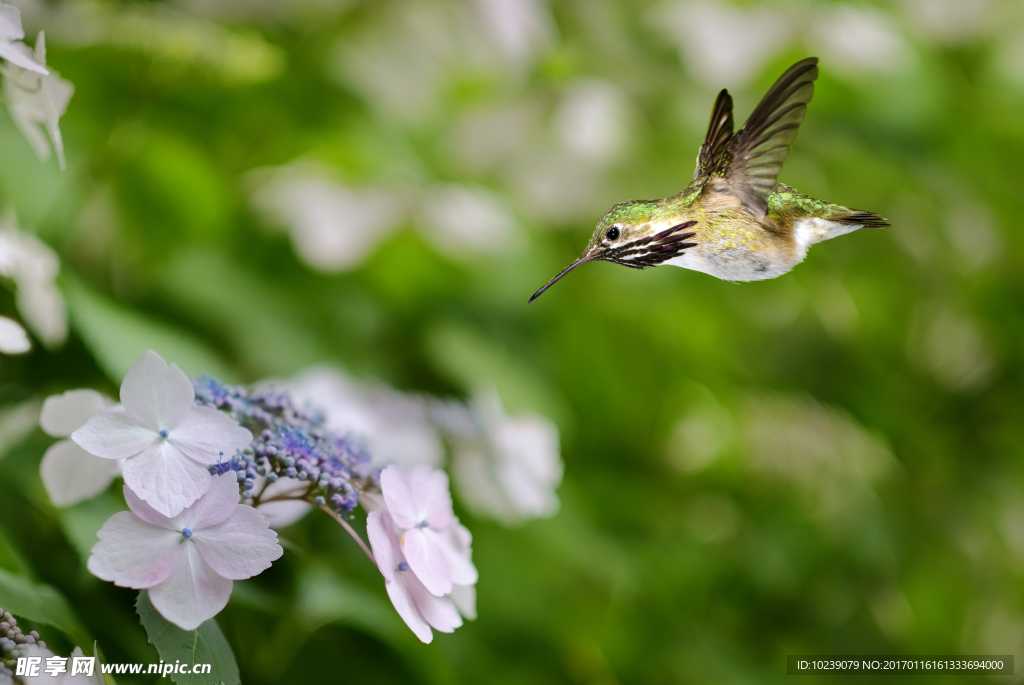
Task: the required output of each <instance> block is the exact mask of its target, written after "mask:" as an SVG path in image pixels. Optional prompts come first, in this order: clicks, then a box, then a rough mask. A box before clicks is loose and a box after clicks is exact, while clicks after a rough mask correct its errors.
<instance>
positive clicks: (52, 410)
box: [39, 388, 108, 438]
mask: <svg viewBox="0 0 1024 685" xmlns="http://www.w3.org/2000/svg"><path fill="white" fill-rule="evenodd" d="M107 404H108V403H107V400H106V399H105V398H104V397H103V395H101V394H99V393H98V392H96V391H95V390H90V389H88V388H80V389H78V390H68V391H66V392H64V393H62V394H60V395H50V396H49V397H47V398H46V400H45V401H44V402H43V409H42V411H41V412H40V413H39V426H40V427H41V428H42V429H43V431H45V432H46V434H47V435H52V436H53V437H55V438H66V437H68V436H69V435H71V434H72V433H74V432H75V431H76V430H78V429H79V428H81V427H82V426H84V425H85V423H86V421H88V420H89V419H91V418H92V417H94V416H96V415H97V414H99V413H100V412H102V411H103V410H105V409H106V408H107Z"/></svg>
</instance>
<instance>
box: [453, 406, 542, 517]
mask: <svg viewBox="0 0 1024 685" xmlns="http://www.w3.org/2000/svg"><path fill="white" fill-rule="evenodd" d="M472 415H473V417H474V418H475V420H476V423H477V427H478V428H477V430H478V432H477V433H476V434H475V435H465V434H464V435H462V436H461V437H458V438H457V440H456V441H457V445H456V448H455V456H454V461H453V469H452V470H453V473H454V475H455V481H456V484H457V485H458V486H459V494H460V495H461V496H462V499H463V500H464V501H465V502H466V504H467V505H468V506H469V507H470V508H471V509H473V510H474V511H475V512H477V513H479V514H482V515H488V516H492V517H494V518H497V519H500V520H502V521H505V522H506V523H514V522H517V521H522V520H524V519H529V518H536V517H545V516H551V515H553V514H554V513H555V512H556V511H558V496H557V495H556V494H555V489H556V488H557V487H558V485H559V484H560V483H561V482H562V460H561V456H560V454H559V447H558V428H556V427H555V425H554V424H553V423H552V422H551V421H549V420H548V419H546V418H544V417H542V416H539V415H537V414H524V415H520V416H515V417H509V416H508V415H507V414H506V413H505V410H504V408H503V407H502V405H501V400H500V398H499V397H498V394H497V392H490V393H487V394H484V395H481V396H479V397H477V398H476V399H475V400H474V402H473V406H472Z"/></svg>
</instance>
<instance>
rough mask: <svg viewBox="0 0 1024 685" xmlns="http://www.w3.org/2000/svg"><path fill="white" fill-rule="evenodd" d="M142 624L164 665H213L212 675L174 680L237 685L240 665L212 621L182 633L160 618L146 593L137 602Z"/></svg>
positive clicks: (192, 684)
mask: <svg viewBox="0 0 1024 685" xmlns="http://www.w3.org/2000/svg"><path fill="white" fill-rule="evenodd" d="M135 610H136V612H137V613H138V614H139V622H140V623H141V624H142V627H143V628H145V629H146V635H147V636H148V637H149V643H150V644H151V645H153V646H154V647H156V651H157V653H158V654H160V658H161V659H163V660H164V662H165V663H170V664H173V663H174V662H175V661H181V662H182V663H184V664H189V665H192V666H194V665H195V664H210V666H211V668H210V672H209V673H205V674H199V673H171V674H169V675H170V677H171V680H173V681H174V682H176V683H178V684H179V685H185V684H187V685H238V684H239V683H241V677H240V676H239V674H238V663H237V662H236V661H235V655H234V653H233V652H232V651H231V645H229V644H228V641H227V639H226V638H225V637H224V633H222V632H221V630H220V626H218V625H217V622H216V621H215V620H213V619H212V618H211V619H210V620H208V621H204V622H203V624H202V625H201V626H199V627H198V628H197V629H196V630H182V629H181V628H179V627H178V626H176V625H174V624H173V623H170V622H169V621H168V620H167V619H165V618H164V617H163V616H161V615H160V612H158V611H157V610H156V609H155V608H154V607H153V604H152V602H150V601H149V593H148V592H146V591H145V590H143V591H142V592H140V593H139V598H138V600H137V601H136V602H135Z"/></svg>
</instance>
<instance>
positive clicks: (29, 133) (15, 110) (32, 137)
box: [7, 96, 50, 162]
mask: <svg viewBox="0 0 1024 685" xmlns="http://www.w3.org/2000/svg"><path fill="white" fill-rule="evenodd" d="M12 97H13V96H12ZM31 107H32V106H31V105H30V104H29V103H25V102H19V101H17V100H14V101H12V102H8V105H7V111H8V112H9V113H10V115H11V119H12V120H13V121H14V124H15V126H17V127H18V130H19V131H21V135H23V136H25V140H27V141H28V143H29V145H31V146H32V149H33V150H34V151H35V153H36V156H37V157H39V159H40V160H41V161H43V162H45V161H46V160H48V159H49V158H50V144H49V143H48V142H47V140H46V134H44V133H43V132H42V130H41V129H40V128H39V127H38V126H36V117H35V116H34V114H33V113H32V111H31Z"/></svg>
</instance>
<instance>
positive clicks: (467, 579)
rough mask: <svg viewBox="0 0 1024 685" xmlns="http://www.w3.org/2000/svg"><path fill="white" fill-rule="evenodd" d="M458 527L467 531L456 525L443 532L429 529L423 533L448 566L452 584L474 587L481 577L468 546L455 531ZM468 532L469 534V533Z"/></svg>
mask: <svg viewBox="0 0 1024 685" xmlns="http://www.w3.org/2000/svg"><path fill="white" fill-rule="evenodd" d="M456 526H458V527H459V528H462V529H463V530H465V528H464V527H463V526H462V525H461V524H459V523H454V524H453V525H450V526H448V527H447V528H446V529H444V530H442V531H436V530H430V529H427V530H424V531H423V533H424V535H425V537H426V538H427V540H428V541H429V542H430V544H431V545H432V546H433V547H434V548H436V549H437V551H438V552H439V553H440V555H441V557H442V558H443V559H444V561H445V563H446V564H447V565H448V571H449V573H450V574H451V579H452V583H453V584H455V585H474V584H475V583H476V581H477V580H478V579H479V577H480V576H479V574H478V573H477V570H476V566H474V565H473V562H472V560H471V557H470V555H471V552H470V551H469V546H468V544H467V545H463V544H462V543H461V541H460V540H459V539H458V536H457V533H456V531H455V530H453V529H454V528H455V527H456ZM466 532H467V533H469V531H466Z"/></svg>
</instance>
